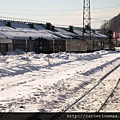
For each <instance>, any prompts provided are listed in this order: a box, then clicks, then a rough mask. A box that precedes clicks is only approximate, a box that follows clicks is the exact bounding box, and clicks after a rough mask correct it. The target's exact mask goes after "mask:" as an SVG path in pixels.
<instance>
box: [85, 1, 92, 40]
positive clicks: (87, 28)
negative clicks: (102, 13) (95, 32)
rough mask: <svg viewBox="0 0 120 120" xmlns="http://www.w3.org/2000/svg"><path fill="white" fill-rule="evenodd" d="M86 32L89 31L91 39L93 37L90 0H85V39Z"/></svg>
mask: <svg viewBox="0 0 120 120" xmlns="http://www.w3.org/2000/svg"><path fill="white" fill-rule="evenodd" d="M86 32H88V33H89V39H91V12H90V0H84V1H83V39H84V34H85V33H86Z"/></svg>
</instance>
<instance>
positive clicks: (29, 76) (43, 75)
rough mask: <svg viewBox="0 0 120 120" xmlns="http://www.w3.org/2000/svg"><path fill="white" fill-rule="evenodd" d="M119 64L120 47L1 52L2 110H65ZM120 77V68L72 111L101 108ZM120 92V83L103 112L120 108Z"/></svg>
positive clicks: (0, 89) (0, 108)
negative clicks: (78, 50) (86, 50)
mask: <svg viewBox="0 0 120 120" xmlns="http://www.w3.org/2000/svg"><path fill="white" fill-rule="evenodd" d="M119 64H120V50H119V49H118V50H116V51H104V50H103V51H96V52H93V53H82V54H80V53H79V54H78V53H65V52H63V53H53V54H50V55H47V54H34V53H32V52H30V53H24V54H20V55H15V54H14V53H12V54H11V55H6V56H2V55H0V112H28V111H29V112H59V111H61V110H64V109H65V108H66V107H67V106H69V105H70V104H71V103H73V102H74V101H75V100H76V99H78V98H79V97H80V96H81V95H83V94H84V93H85V92H86V91H87V90H89V89H90V88H92V87H93V86H94V85H95V84H96V83H97V82H98V81H99V79H101V78H102V77H103V76H104V75H105V74H107V73H108V72H109V71H110V70H111V69H113V68H114V67H115V66H117V65H119ZM119 78H120V67H119V68H118V69H116V70H115V71H114V72H113V73H111V74H110V76H109V77H107V78H106V80H105V82H104V83H102V84H101V85H100V86H98V88H99V90H98V88H96V90H97V92H96V91H95V90H94V91H93V92H92V93H91V94H89V95H88V96H86V98H85V99H83V100H82V101H81V102H79V104H77V105H75V106H74V107H73V108H72V109H70V110H69V111H70V112H72V111H77V112H79V111H89V112H90V111H97V109H98V106H100V104H102V102H103V101H104V100H105V99H106V96H107V94H108V93H109V92H110V91H112V87H113V86H115V84H116V81H117V80H118V79H119ZM100 89H101V90H100ZM101 93H102V94H101ZM119 93H120V85H119V88H118V89H117V91H116V93H115V95H114V97H113V98H111V101H112V102H111V101H109V104H108V106H106V108H105V109H104V110H103V111H120V96H119V95H120V94H119ZM96 95H98V96H99V99H98V98H95V96H96ZM112 103H113V105H112ZM86 108H87V109H86Z"/></svg>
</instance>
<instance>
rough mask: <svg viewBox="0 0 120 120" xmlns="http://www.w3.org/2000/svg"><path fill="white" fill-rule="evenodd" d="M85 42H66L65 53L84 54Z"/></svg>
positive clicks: (77, 40) (70, 40)
mask: <svg viewBox="0 0 120 120" xmlns="http://www.w3.org/2000/svg"><path fill="white" fill-rule="evenodd" d="M86 51H87V46H86V41H84V40H79V39H67V40H66V52H86Z"/></svg>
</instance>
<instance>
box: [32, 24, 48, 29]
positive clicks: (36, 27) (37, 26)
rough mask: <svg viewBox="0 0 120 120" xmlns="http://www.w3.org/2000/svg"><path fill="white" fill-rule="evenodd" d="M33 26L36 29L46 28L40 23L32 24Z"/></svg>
mask: <svg viewBox="0 0 120 120" xmlns="http://www.w3.org/2000/svg"><path fill="white" fill-rule="evenodd" d="M33 26H34V28H35V29H37V30H46V28H45V27H43V26H42V25H40V24H33Z"/></svg>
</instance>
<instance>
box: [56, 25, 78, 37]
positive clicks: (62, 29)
mask: <svg viewBox="0 0 120 120" xmlns="http://www.w3.org/2000/svg"><path fill="white" fill-rule="evenodd" d="M55 30H57V31H58V32H60V33H62V34H63V35H65V36H68V37H75V36H76V34H74V33H71V32H69V31H67V30H65V29H64V28H58V27H56V28H55Z"/></svg>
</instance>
